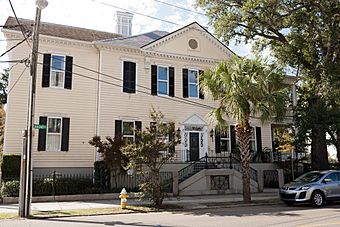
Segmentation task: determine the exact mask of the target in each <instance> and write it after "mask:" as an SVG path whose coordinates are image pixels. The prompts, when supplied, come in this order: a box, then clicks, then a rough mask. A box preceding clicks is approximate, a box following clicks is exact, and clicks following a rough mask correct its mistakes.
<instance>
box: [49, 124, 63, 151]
mask: <svg viewBox="0 0 340 227" xmlns="http://www.w3.org/2000/svg"><path fill="white" fill-rule="evenodd" d="M61 127H62V126H61V118H48V121H47V139H46V150H48V151H60V150H61Z"/></svg>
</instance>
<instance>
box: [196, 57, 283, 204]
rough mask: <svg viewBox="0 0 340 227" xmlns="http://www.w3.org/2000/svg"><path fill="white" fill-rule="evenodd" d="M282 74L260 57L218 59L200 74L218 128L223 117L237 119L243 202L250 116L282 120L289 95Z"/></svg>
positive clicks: (247, 186) (246, 195) (246, 196)
mask: <svg viewBox="0 0 340 227" xmlns="http://www.w3.org/2000/svg"><path fill="white" fill-rule="evenodd" d="M284 77H285V74H284V72H283V70H282V69H281V68H279V67H277V66H276V65H275V64H271V65H270V64H267V63H263V61H262V60H261V59H260V58H256V59H253V60H250V59H244V58H238V57H232V58H231V59H230V60H228V61H225V62H221V63H219V64H218V65H217V66H216V68H215V69H213V70H211V69H209V70H207V71H205V72H204V73H203V74H202V75H201V76H200V86H201V89H202V91H203V92H204V93H205V94H206V95H207V96H209V97H211V98H212V99H213V100H214V101H217V102H218V107H216V108H215V109H213V110H212V111H211V112H210V117H211V118H212V119H213V120H214V121H215V122H216V123H217V124H218V125H220V126H221V127H222V128H224V127H225V126H226V125H227V122H226V120H225V117H232V118H234V119H235V120H236V122H237V124H236V127H235V129H236V136H237V137H238V141H239V149H240V155H241V165H242V180H243V200H244V201H250V200H251V195H250V177H249V162H250V138H251V134H252V127H251V126H250V119H251V118H259V119H260V120H261V122H262V123H264V122H265V121H267V120H270V119H272V118H275V119H276V120H282V119H283V117H284V115H285V112H286V107H287V102H288V98H289V96H288V92H289V90H288V88H287V87H286V86H285V85H283V83H282V80H283V79H284Z"/></svg>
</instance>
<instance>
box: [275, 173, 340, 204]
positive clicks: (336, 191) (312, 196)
mask: <svg viewBox="0 0 340 227" xmlns="http://www.w3.org/2000/svg"><path fill="white" fill-rule="evenodd" d="M280 199H281V200H282V201H283V202H285V203H286V204H287V205H294V203H295V202H311V203H312V204H313V205H314V206H317V207H320V206H322V205H323V204H324V202H325V201H329V202H331V201H335V200H339V201H340V171H339V170H327V171H321V172H320V171H312V172H308V173H305V174H303V175H301V176H300V177H298V178H296V179H295V180H294V181H293V182H290V183H289V184H285V185H284V186H283V187H282V188H280Z"/></svg>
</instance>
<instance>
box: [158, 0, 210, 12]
mask: <svg viewBox="0 0 340 227" xmlns="http://www.w3.org/2000/svg"><path fill="white" fill-rule="evenodd" d="M154 1H155V2H159V3H161V4H164V5H167V6H171V7H174V8H177V9H181V10H185V11H187V12H191V13H195V14H198V15H202V16H207V15H206V14H204V13H201V12H197V11H194V10H191V9H187V8H185V7H184V6H179V5H175V4H172V3H169V2H165V1H160V0H154Z"/></svg>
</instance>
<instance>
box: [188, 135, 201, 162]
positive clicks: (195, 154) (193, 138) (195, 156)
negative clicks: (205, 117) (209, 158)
mask: <svg viewBox="0 0 340 227" xmlns="http://www.w3.org/2000/svg"><path fill="white" fill-rule="evenodd" d="M189 137H190V149H189V152H190V160H189V161H198V160H199V156H200V148H199V133H198V132H190V134H189Z"/></svg>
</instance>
